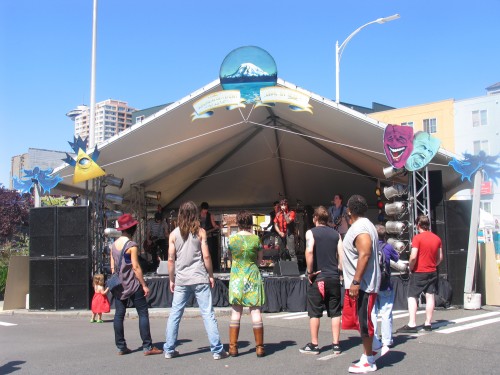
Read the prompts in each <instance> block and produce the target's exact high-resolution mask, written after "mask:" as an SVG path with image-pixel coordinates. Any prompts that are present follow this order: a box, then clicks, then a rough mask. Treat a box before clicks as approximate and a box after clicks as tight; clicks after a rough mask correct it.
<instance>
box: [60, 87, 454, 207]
mask: <svg viewBox="0 0 500 375" xmlns="http://www.w3.org/2000/svg"><path fill="white" fill-rule="evenodd" d="M277 85H278V86H283V87H286V88H289V89H293V90H299V91H302V92H306V91H304V90H302V89H300V88H298V87H296V86H295V85H293V84H290V83H288V82H285V81H283V80H281V79H278V83H277ZM221 90H222V88H221V85H220V84H219V80H216V81H214V82H212V83H210V84H209V85H207V86H205V87H203V88H202V89H200V90H198V91H196V92H194V93H192V94H191V95H189V96H187V97H185V98H183V99H181V100H180V101H178V102H175V103H172V104H171V105H169V106H168V107H166V108H165V109H162V110H160V111H159V112H157V113H156V114H154V115H153V116H150V117H148V118H146V119H145V120H144V121H143V122H141V123H138V124H136V125H134V126H133V127H131V128H130V129H127V130H126V131H124V132H122V133H120V134H119V135H117V136H115V137H113V138H111V139H110V140H108V141H107V142H106V143H104V144H103V145H101V146H100V147H99V150H100V156H99V159H98V161H97V163H98V164H99V165H100V166H101V167H102V168H103V169H104V170H105V171H106V173H108V174H113V175H115V176H117V177H122V178H124V179H125V183H124V185H123V187H122V189H121V190H117V189H116V188H109V187H108V188H106V192H112V193H118V194H122V195H125V196H127V195H130V194H132V192H133V189H134V188H133V187H132V185H135V186H138V185H140V186H142V187H143V188H144V190H146V191H159V192H161V200H160V204H161V205H162V206H163V207H166V208H169V209H172V208H177V207H178V206H179V204H180V203H181V202H183V201H185V200H193V201H195V202H196V203H198V204H199V203H201V202H202V201H207V202H209V204H210V206H211V207H212V209H221V210H233V209H238V208H249V209H253V210H256V211H257V210H264V212H267V211H269V210H270V206H271V204H272V202H273V201H275V200H277V199H279V198H280V196H286V197H287V198H288V199H289V201H290V203H291V205H292V206H294V205H295V203H296V202H297V201H301V202H303V204H305V205H311V206H316V205H320V204H323V205H329V204H330V201H331V200H332V198H333V195H334V194H335V193H337V192H339V193H342V194H344V196H346V197H349V196H351V195H352V194H361V195H363V196H365V197H366V198H367V200H368V202H369V204H370V205H372V206H374V205H375V203H376V195H375V187H376V185H377V180H380V183H381V184H382V185H391V184H392V183H393V181H389V180H386V179H385V177H384V175H383V173H382V169H383V168H384V167H387V166H388V165H389V164H388V162H387V159H386V157H385V155H384V153H383V146H382V138H383V131H384V127H385V124H382V123H379V122H377V121H375V120H373V119H370V118H369V117H367V116H365V115H363V114H360V113H359V112H356V111H354V110H351V109H349V108H347V107H345V106H343V105H339V104H336V103H335V102H333V101H331V100H329V99H325V98H323V97H320V96H318V95H315V94H312V93H309V92H306V93H307V94H309V95H310V97H311V99H310V102H309V103H310V104H311V105H312V111H313V113H312V114H311V113H308V112H295V111H292V110H291V109H290V108H289V107H288V105H286V104H280V103H277V104H276V106H275V107H272V108H268V107H255V108H254V107H253V105H247V106H246V108H242V109H234V110H226V109H225V108H219V109H217V110H216V111H215V112H214V114H213V116H211V117H209V118H203V119H198V120H195V121H193V122H192V121H191V114H192V113H193V111H194V110H193V103H194V102H195V101H196V100H198V99H200V98H201V97H203V96H205V95H207V94H209V93H213V92H216V91H221ZM450 158H451V155H449V154H447V153H445V152H444V151H443V150H440V152H439V153H438V154H437V155H436V156H435V157H434V159H433V160H432V162H431V163H430V164H429V169H430V170H441V171H442V177H443V190H444V192H445V193H447V194H448V193H449V194H451V193H452V192H453V191H455V190H457V188H458V187H459V186H460V184H461V181H460V177H459V175H457V174H456V173H455V172H454V171H453V169H452V168H451V167H448V166H447V164H448V162H449V160H451V159H450ZM56 172H57V173H59V175H60V176H62V177H63V178H64V180H63V181H62V182H61V183H60V184H59V185H58V186H57V188H56V189H57V190H58V191H72V192H83V191H84V189H85V183H80V184H73V182H72V174H73V167H70V166H66V167H63V168H60V169H59V170H57V171H56ZM405 180H407V177H402V179H401V180H398V182H406V181H405Z"/></svg>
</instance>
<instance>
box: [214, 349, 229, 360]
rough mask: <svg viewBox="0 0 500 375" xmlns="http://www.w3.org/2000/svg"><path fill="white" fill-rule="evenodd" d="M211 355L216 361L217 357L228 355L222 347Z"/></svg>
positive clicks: (221, 357)
mask: <svg viewBox="0 0 500 375" xmlns="http://www.w3.org/2000/svg"><path fill="white" fill-rule="evenodd" d="M213 357H214V359H215V360H216V361H218V360H219V359H224V358H227V357H229V354H228V353H227V352H226V351H225V350H224V349H222V351H220V352H219V353H214V354H213Z"/></svg>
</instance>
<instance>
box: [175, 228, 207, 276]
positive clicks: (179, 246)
mask: <svg viewBox="0 0 500 375" xmlns="http://www.w3.org/2000/svg"><path fill="white" fill-rule="evenodd" d="M173 233H174V235H175V255H176V260H175V284H176V285H180V286H182V285H194V284H206V283H208V282H209V279H208V272H207V269H206V268H205V263H204V262H203V254H202V252H201V241H200V238H199V237H198V236H193V235H192V234H191V233H190V234H189V236H188V237H187V238H186V240H184V239H183V238H182V236H181V231H180V229H179V227H177V228H175V229H174V232H173Z"/></svg>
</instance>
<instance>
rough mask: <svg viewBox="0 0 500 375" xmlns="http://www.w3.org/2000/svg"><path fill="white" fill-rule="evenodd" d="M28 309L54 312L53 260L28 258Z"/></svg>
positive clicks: (54, 264) (54, 273)
mask: <svg viewBox="0 0 500 375" xmlns="http://www.w3.org/2000/svg"><path fill="white" fill-rule="evenodd" d="M29 272H30V281H29V284H30V285H29V287H30V289H29V308H30V309H33V310H54V309H55V308H56V260H55V258H30V271H29Z"/></svg>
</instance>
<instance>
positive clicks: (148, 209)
mask: <svg viewBox="0 0 500 375" xmlns="http://www.w3.org/2000/svg"><path fill="white" fill-rule="evenodd" d="M157 212H161V211H158V208H156V207H146V213H148V214H154V213H157Z"/></svg>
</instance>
